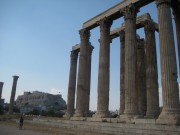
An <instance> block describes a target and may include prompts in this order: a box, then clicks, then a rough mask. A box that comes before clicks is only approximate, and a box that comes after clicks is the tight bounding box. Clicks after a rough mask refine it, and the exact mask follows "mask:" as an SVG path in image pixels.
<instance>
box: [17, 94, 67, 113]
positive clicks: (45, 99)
mask: <svg viewBox="0 0 180 135" xmlns="http://www.w3.org/2000/svg"><path fill="white" fill-rule="evenodd" d="M16 106H17V107H18V108H20V110H23V111H24V112H28V111H29V110H32V109H33V108H36V109H37V110H49V109H53V110H58V111H60V110H63V109H65V108H66V102H65V101H64V99H63V98H62V95H61V94H58V95H53V94H49V93H44V92H39V91H34V92H24V95H20V96H18V98H17V99H16Z"/></svg>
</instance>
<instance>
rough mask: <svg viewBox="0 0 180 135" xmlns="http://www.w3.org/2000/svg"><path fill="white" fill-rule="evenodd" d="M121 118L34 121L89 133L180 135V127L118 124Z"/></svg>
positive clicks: (144, 121)
mask: <svg viewBox="0 0 180 135" xmlns="http://www.w3.org/2000/svg"><path fill="white" fill-rule="evenodd" d="M118 119H119V118H114V119H107V121H99V122H97V121H92V120H91V121H89V120H90V119H89V118H87V119H86V121H78V120H73V121H72V120H61V119H58V120H56V119H54V120H50V119H48V120H47V119H46V118H41V119H36V118H35V119H33V121H29V122H30V123H35V124H46V125H48V126H54V127H59V128H66V129H79V130H82V131H87V132H96V133H106V134H111V135H180V126H173V125H156V121H155V119H154V120H153V119H134V124H130V123H118Z"/></svg>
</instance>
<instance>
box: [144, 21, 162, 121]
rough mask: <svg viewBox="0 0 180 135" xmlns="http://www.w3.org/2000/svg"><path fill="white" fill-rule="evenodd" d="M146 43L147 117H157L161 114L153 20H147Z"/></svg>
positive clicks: (145, 28)
mask: <svg viewBox="0 0 180 135" xmlns="http://www.w3.org/2000/svg"><path fill="white" fill-rule="evenodd" d="M144 30H145V39H146V41H145V43H146V90H147V112H146V118H157V117H158V115H159V92H158V72H157V56H156V39H155V25H154V23H153V21H147V22H145V27H144Z"/></svg>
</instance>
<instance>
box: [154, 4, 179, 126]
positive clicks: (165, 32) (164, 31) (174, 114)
mask: <svg viewBox="0 0 180 135" xmlns="http://www.w3.org/2000/svg"><path fill="white" fill-rule="evenodd" d="M170 2H171V1H170V0H156V4H157V8H158V22H159V39H160V56H161V75H162V93H163V109H162V112H161V114H160V116H159V118H158V120H157V123H159V124H180V105H179V89H178V83H177V65H176V54H175V45H174V34H173V27H172V17H171V9H170Z"/></svg>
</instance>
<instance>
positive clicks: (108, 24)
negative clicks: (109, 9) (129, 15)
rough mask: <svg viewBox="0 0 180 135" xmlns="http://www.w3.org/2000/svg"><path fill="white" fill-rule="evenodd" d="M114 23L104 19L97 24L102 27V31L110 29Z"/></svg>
mask: <svg viewBox="0 0 180 135" xmlns="http://www.w3.org/2000/svg"><path fill="white" fill-rule="evenodd" d="M112 22H113V21H112V20H111V19H109V18H103V19H101V20H100V21H99V22H97V23H98V24H99V25H100V28H101V30H102V29H110V27H111V25H112Z"/></svg>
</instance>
